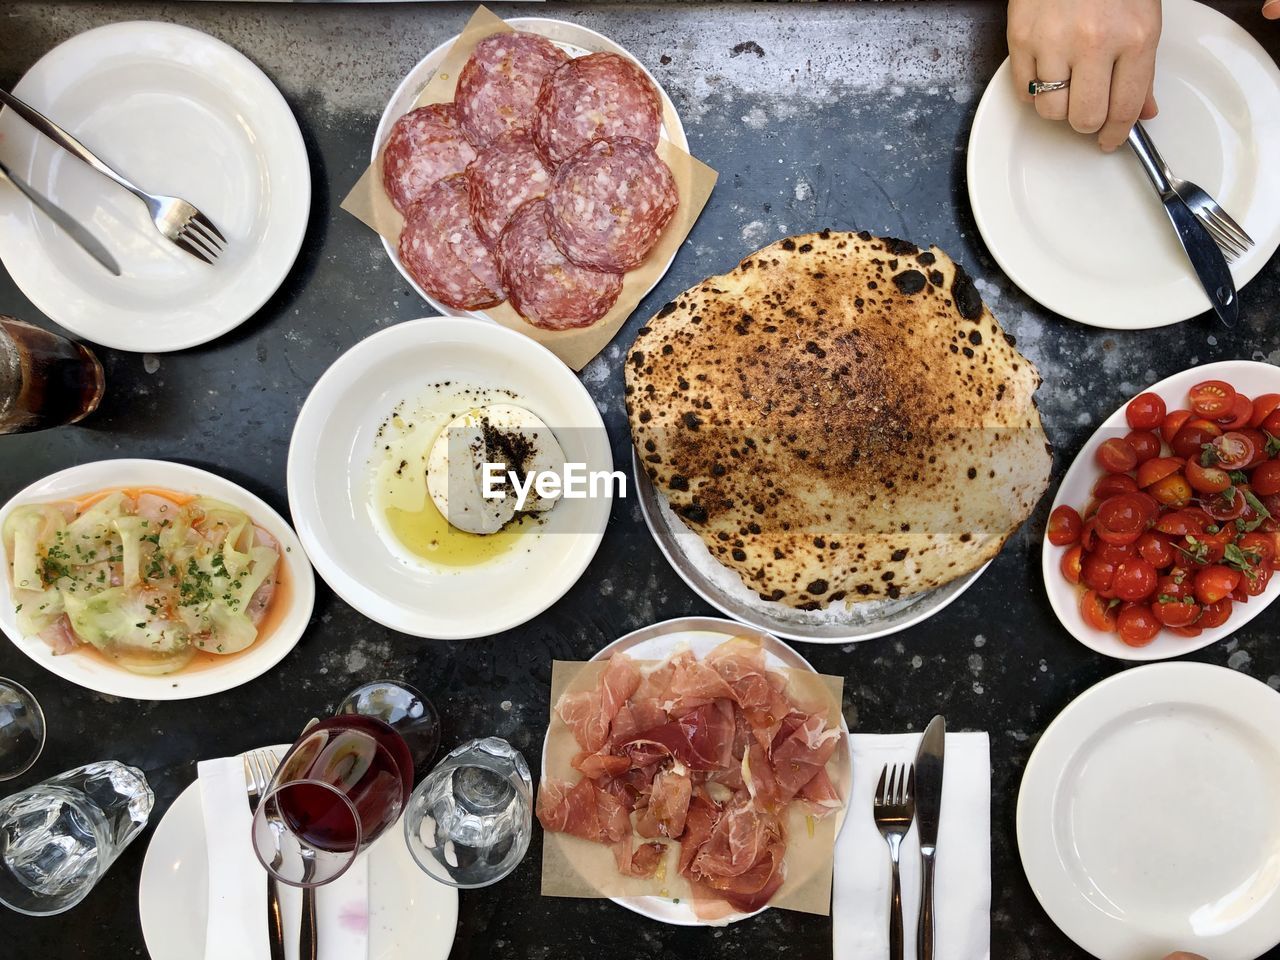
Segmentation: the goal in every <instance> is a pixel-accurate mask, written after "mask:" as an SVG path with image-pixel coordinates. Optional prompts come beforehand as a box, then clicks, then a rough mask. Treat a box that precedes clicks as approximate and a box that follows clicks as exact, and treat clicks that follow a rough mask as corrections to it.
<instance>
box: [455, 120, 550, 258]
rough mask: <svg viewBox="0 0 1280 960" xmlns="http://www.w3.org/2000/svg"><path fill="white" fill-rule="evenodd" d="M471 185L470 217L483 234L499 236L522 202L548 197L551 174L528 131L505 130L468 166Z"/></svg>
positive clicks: (491, 237)
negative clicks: (513, 131)
mask: <svg viewBox="0 0 1280 960" xmlns="http://www.w3.org/2000/svg"><path fill="white" fill-rule="evenodd" d="M467 179H468V180H469V181H470V185H471V218H472V219H473V220H474V221H475V224H476V229H477V230H479V231H480V235H481V236H482V237H484V238H485V239H487V240H489V241H491V242H492V241H494V240H497V239H498V235H499V234H500V233H502V228H503V227H505V226H506V225H507V221H508V220H510V219H511V215H512V214H513V213H515V212H516V210H518V209H519V208H520V207H521V205H523V204H525V203H527V202H528V201H530V200H536V199H537V198H539V197H543V196H546V193H547V190H549V189H550V187H551V174H550V173H549V172H548V171H547V168H546V167H545V166H543V163H542V159H541V158H540V157H539V156H538V151H537V149H536V148H535V147H534V145H533V140H532V139H531V138H530V137H529V135H528V134H527V133H523V132H519V133H504V134H503V135H502V136H501V137H499V138H498V139H497V140H495V141H493V143H491V144H489V146H487V147H485V148H484V149H483V150H481V151H480V155H479V156H478V157H476V159H475V161H474V162H473V163H472V164H471V166H469V167H468V168H467Z"/></svg>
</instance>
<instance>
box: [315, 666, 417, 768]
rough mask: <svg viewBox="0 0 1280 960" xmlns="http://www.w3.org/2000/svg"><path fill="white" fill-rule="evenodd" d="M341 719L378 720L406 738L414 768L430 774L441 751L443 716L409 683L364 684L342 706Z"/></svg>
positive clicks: (380, 681)
mask: <svg viewBox="0 0 1280 960" xmlns="http://www.w3.org/2000/svg"><path fill="white" fill-rule="evenodd" d="M338 713H339V715H341V714H344V713H356V714H359V715H360V716H362V717H376V718H377V719H379V720H381V721H382V722H383V723H385V724H388V725H389V726H390V727H391V729H392V730H394V731H395V732H396V733H398V734H400V736H402V737H404V742H405V743H407V744H408V745H409V752H410V753H411V754H413V768H414V769H415V770H421V771H423V772H426V770H427V768H428V767H429V766H430V765H431V761H432V760H434V759H435V758H436V751H437V750H439V749H440V715H439V714H438V713H436V708H435V707H433V706H432V705H431V701H430V700H428V699H427V698H426V697H424V696H423V695H422V694H421V693H419V692H418V691H417V690H416V689H414V688H413V687H411V686H409V684H407V683H400V682H399V681H397V680H374V681H373V682H372V683H365V684H361V685H360V686H358V687H356V688H355V689H354V690H352V691H351V692H350V693H348V694H347V695H346V697H345V698H344V699H343V701H342V702H341V703H340V704H338Z"/></svg>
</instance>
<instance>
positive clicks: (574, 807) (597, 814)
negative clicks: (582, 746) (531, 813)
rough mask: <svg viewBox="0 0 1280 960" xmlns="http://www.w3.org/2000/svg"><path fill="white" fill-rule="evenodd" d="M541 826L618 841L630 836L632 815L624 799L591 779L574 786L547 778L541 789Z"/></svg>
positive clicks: (604, 840)
mask: <svg viewBox="0 0 1280 960" xmlns="http://www.w3.org/2000/svg"><path fill="white" fill-rule="evenodd" d="M537 813H538V822H539V823H541V824H542V829H544V830H550V831H552V832H553V833H556V832H558V833H568V834H571V835H572V836H575V837H581V838H582V839H583V840H594V841H595V842H596V843H617V842H619V841H620V840H623V839H627V838H630V836H631V818H630V817H629V816H628V814H627V810H626V808H625V807H624V806H623V805H622V803H621V801H619V800H618V798H617V797H615V796H613V794H611V793H609V792H607V791H605V790H601V789H600V788H599V787H597V786H596V785H595V784H593V783H592V782H591V781H590V780H579V781H578V782H577V783H576V784H574V785H573V786H570V785H569V784H567V783H565V782H564V781H560V780H545V781H543V783H542V784H541V786H540V788H539V790H538V809H537Z"/></svg>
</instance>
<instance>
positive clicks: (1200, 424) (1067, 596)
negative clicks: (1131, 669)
mask: <svg viewBox="0 0 1280 960" xmlns="http://www.w3.org/2000/svg"><path fill="white" fill-rule="evenodd" d="M1042 556H1043V565H1044V580H1045V588H1046V590H1047V592H1048V595H1049V602H1050V604H1051V605H1052V606H1053V610H1054V612H1055V613H1056V614H1057V615H1058V619H1059V620H1061V621H1062V624H1063V626H1065V627H1066V628H1067V630H1069V631H1070V632H1071V634H1072V635H1073V636H1074V637H1075V638H1076V639H1077V640H1079V641H1080V642H1081V643H1083V644H1084V645H1085V646H1087V647H1090V648H1092V649H1094V650H1097V651H1098V652H1100V653H1105V654H1107V655H1108V656H1112V657H1118V658H1120V659H1124V660H1161V659H1165V658H1167V657H1176V656H1180V655H1182V654H1185V653H1190V652H1191V651H1193V650H1199V649H1200V648H1202V647H1205V646H1208V645H1209V644H1211V643H1215V642H1217V641H1218V640H1221V639H1223V638H1224V637H1226V636H1228V635H1229V634H1231V633H1233V632H1234V631H1236V630H1238V629H1239V628H1240V627H1242V626H1244V625H1245V624H1246V623H1248V622H1249V621H1250V620H1252V619H1253V618H1254V617H1256V616H1257V615H1258V614H1260V613H1261V612H1262V611H1263V610H1264V609H1265V608H1266V607H1267V606H1268V605H1269V604H1270V603H1271V601H1272V600H1274V599H1275V598H1276V595H1277V593H1278V592H1280V581H1274V582H1273V580H1272V573H1273V572H1274V571H1275V570H1276V569H1277V568H1278V567H1280V559H1278V558H1280V368H1278V367H1275V366H1273V365H1272V364H1269V363H1258V362H1255V361H1252V360H1229V361H1225V362H1223V363H1213V364H1207V365H1205V366H1202V367H1194V368H1192V369H1190V370H1184V371H1183V372H1182V373H1179V374H1175V375H1174V376H1172V377H1169V378H1168V379H1166V380H1162V381H1160V382H1159V383H1157V384H1155V385H1154V386H1152V387H1150V388H1149V389H1147V390H1145V391H1143V392H1142V393H1141V394H1139V395H1138V396H1136V397H1134V398H1133V399H1132V400H1130V401H1129V402H1128V403H1127V404H1125V406H1123V407H1121V408H1120V409H1119V410H1117V411H1116V412H1115V413H1113V414H1112V415H1111V416H1110V417H1108V418H1107V419H1106V420H1105V421H1104V422H1103V423H1102V426H1100V427H1099V428H1098V430H1097V432H1096V433H1095V434H1094V435H1093V436H1092V437H1090V439H1089V441H1088V442H1087V443H1086V444H1085V445H1084V448H1083V449H1082V450H1081V451H1080V453H1079V455H1077V457H1076V459H1075V462H1074V463H1072V465H1071V468H1070V469H1069V470H1068V471H1067V474H1066V476H1065V477H1064V478H1063V480H1062V484H1061V485H1060V486H1059V488H1058V494H1057V497H1056V498H1055V500H1054V504H1053V510H1052V512H1051V513H1050V515H1049V525H1048V528H1047V530H1046V532H1045V540H1044V550H1043V554H1042Z"/></svg>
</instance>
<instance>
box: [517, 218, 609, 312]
mask: <svg viewBox="0 0 1280 960" xmlns="http://www.w3.org/2000/svg"><path fill="white" fill-rule="evenodd" d="M546 208H547V204H546V201H545V200H530V201H529V202H528V203H526V204H525V205H524V206H522V207H521V208H520V209H519V210H517V211H516V213H515V215H514V216H513V217H512V218H511V222H510V223H508V224H507V227H506V229H505V230H503V231H502V236H501V237H500V238H499V239H498V246H497V254H498V265H499V267H500V268H501V270H502V282H503V284H504V285H505V286H506V288H507V291H508V293H509V294H510V296H511V305H512V306H513V307H515V308H516V312H517V313H519V314H520V316H522V317H524V318H525V319H526V320H528V321H529V322H530V323H532V324H533V325H534V326H535V327H543V328H544V329H548V330H566V329H569V328H570V327H587V326H590V325H591V324H593V323H595V322H596V321H597V320H599V319H600V318H601V317H603V316H604V315H605V314H606V313H608V312H609V308H610V307H612V306H613V304H614V303H615V302H616V301H617V299H618V294H619V293H621V292H622V274H620V273H601V272H600V271H597V270H588V269H586V268H585V267H579V266H578V265H576V264H574V263H571V262H570V261H569V260H568V259H566V258H565V255H564V254H563V253H561V252H560V249H559V248H558V247H557V246H556V245H555V243H553V242H552V240H551V236H550V234H549V233H548V231H547V217H546Z"/></svg>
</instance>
